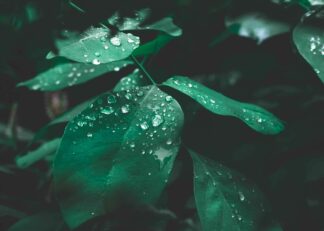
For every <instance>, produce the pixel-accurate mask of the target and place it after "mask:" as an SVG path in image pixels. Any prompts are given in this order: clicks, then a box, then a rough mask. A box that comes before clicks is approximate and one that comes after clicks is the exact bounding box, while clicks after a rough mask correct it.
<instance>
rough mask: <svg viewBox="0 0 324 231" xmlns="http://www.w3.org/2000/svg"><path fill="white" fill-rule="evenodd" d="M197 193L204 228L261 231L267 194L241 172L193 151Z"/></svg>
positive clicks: (197, 202)
mask: <svg viewBox="0 0 324 231" xmlns="http://www.w3.org/2000/svg"><path fill="white" fill-rule="evenodd" d="M190 154H191V157H192V159H193V163H194V194H195V200H196V206H197V210H198V214H199V217H200V220H201V223H202V227H203V230H204V231H214V230H219V231H241V230H244V231H260V230H263V227H264V226H266V225H265V224H263V219H264V216H265V215H266V210H265V204H264V197H263V195H262V194H261V193H260V192H259V190H258V189H257V188H256V187H255V186H254V185H253V184H251V183H250V182H249V181H248V180H247V179H246V178H244V177H243V176H242V175H240V174H239V173H237V172H236V171H233V170H231V169H229V168H227V167H225V166H223V165H221V164H218V163H216V162H214V161H212V160H209V159H206V158H204V157H202V156H200V155H198V154H196V153H193V152H191V153H190Z"/></svg>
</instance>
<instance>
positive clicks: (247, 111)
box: [163, 76, 284, 134]
mask: <svg viewBox="0 0 324 231" xmlns="http://www.w3.org/2000/svg"><path fill="white" fill-rule="evenodd" d="M163 85H166V86H169V87H172V88H174V89H176V90H178V91H180V92H182V93H184V94H186V95H188V96H190V97H191V98H193V99H194V100H196V101H197V102H198V103H200V104H201V105H202V106H203V107H204V108H206V109H207V110H209V111H211V112H213V113H215V114H218V115H222V116H234V117H236V118H238V119H240V120H242V121H243V122H244V123H246V124H247V125H248V126H250V127H251V128H252V129H254V130H256V131H258V132H260V133H263V134H277V133H280V132H281V131H282V130H283V129H284V125H283V124H282V122H281V121H280V120H279V119H277V118H276V117H275V116H274V115H273V114H271V113H270V112H268V111H266V110H265V109H262V108H261V107H258V106H256V105H253V104H249V103H241V102H239V101H236V100H233V99H230V98H228V97H226V96H224V95H222V94H220V93H218V92H216V91H214V90H212V89H209V88H207V87H205V86H204V85H202V84H200V83H198V82H195V81H193V80H191V79H189V78H187V77H183V76H175V77H173V78H170V79H168V80H167V81H166V82H164V83H163Z"/></svg>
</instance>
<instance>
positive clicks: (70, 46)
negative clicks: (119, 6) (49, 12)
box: [48, 28, 140, 65]
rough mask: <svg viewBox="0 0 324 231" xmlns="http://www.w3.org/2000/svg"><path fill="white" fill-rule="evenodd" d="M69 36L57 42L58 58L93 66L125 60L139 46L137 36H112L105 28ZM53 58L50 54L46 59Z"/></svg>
mask: <svg viewBox="0 0 324 231" xmlns="http://www.w3.org/2000/svg"><path fill="white" fill-rule="evenodd" d="M69 36H71V37H68V38H67V39H66V40H59V41H58V42H57V48H58V56H62V57H65V58H68V59H71V60H74V61H77V62H81V63H92V64H94V65H99V64H101V63H109V62H113V61H118V60H121V59H125V58H127V57H128V56H130V55H131V54H132V52H133V50H135V49H136V48H137V47H138V46H139V44H140V39H139V38H138V37H137V36H134V35H132V34H130V33H127V34H125V33H123V32H118V33H117V34H114V35H112V33H111V31H110V30H109V29H107V28H90V29H88V30H87V31H85V32H84V33H83V34H82V35H73V34H72V35H71V34H69ZM53 56H54V55H53V53H50V55H48V58H52V57H53Z"/></svg>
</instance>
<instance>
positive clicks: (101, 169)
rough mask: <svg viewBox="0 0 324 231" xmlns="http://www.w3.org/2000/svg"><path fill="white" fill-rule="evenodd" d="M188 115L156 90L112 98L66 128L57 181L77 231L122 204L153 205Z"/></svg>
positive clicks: (56, 166) (57, 163)
mask: <svg viewBox="0 0 324 231" xmlns="http://www.w3.org/2000/svg"><path fill="white" fill-rule="evenodd" d="M182 124H183V113H182V110H181V108H180V106H179V104H178V103H177V102H176V101H175V100H174V99H173V98H172V97H171V96H168V95H167V94H165V93H163V92H162V91H160V90H159V89H158V88H157V87H154V86H148V87H142V88H139V89H131V90H128V91H123V92H117V93H107V94H104V95H102V96H101V97H99V98H98V99H97V100H96V101H95V102H94V103H93V104H92V105H91V106H90V107H89V108H88V109H86V110H85V111H84V112H82V113H81V114H80V115H78V116H77V117H76V118H75V119H73V120H72V121H71V122H70V123H69V124H68V126H67V128H66V130H65V133H64V136H63V138H62V142H61V145H60V148H59V150H58V153H57V156H56V159H55V161H54V181H55V188H56V193H57V196H58V199H59V201H60V204H61V208H62V212H63V216H64V218H65V220H66V222H67V223H68V224H69V226H70V227H72V228H74V227H77V226H78V225H80V224H81V223H83V222H85V221H87V220H89V219H90V218H92V217H94V216H99V215H102V214H103V213H104V212H105V211H108V212H109V211H112V210H114V209H115V208H117V207H120V206H122V204H123V203H126V204H127V203H128V200H129V203H132V202H134V201H137V203H152V202H154V201H155V200H156V199H157V198H158V197H159V195H160V193H161V191H162V190H163V188H164V186H165V185H166V182H167V180H168V176H169V174H170V172H171V169H172V166H173V161H174V159H175V157H176V154H177V152H178V149H179V143H180V137H179V135H180V131H181V128H182Z"/></svg>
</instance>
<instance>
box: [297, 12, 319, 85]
mask: <svg viewBox="0 0 324 231" xmlns="http://www.w3.org/2000/svg"><path fill="white" fill-rule="evenodd" d="M323 23H324V10H321V11H319V12H317V13H315V14H310V13H307V14H306V15H305V16H304V18H303V19H302V21H301V22H300V23H299V24H298V25H297V26H296V27H295V29H294V32H293V39H294V42H295V45H296V47H297V49H298V51H299V53H300V54H301V55H302V56H303V58H304V59H305V60H306V61H307V62H308V63H309V64H310V65H311V66H312V67H313V69H314V71H315V72H316V74H317V75H318V77H319V78H320V79H321V81H322V82H323V83H324V27H323Z"/></svg>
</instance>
